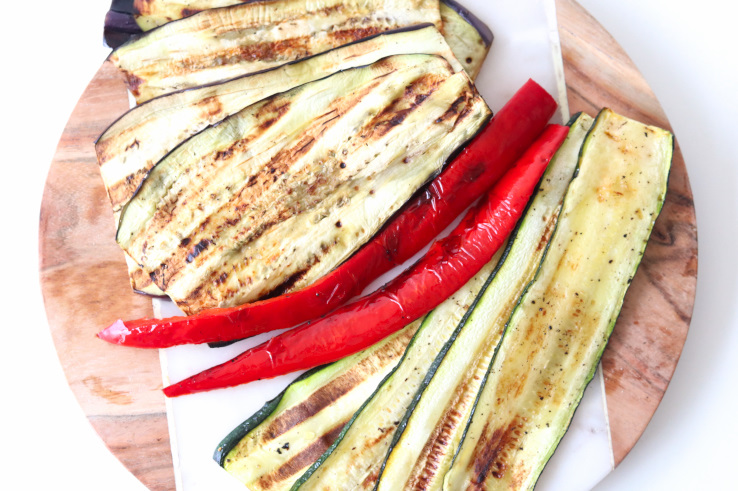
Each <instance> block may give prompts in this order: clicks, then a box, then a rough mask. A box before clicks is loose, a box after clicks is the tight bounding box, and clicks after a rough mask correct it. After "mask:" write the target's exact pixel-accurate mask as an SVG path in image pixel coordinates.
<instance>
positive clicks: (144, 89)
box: [109, 0, 442, 103]
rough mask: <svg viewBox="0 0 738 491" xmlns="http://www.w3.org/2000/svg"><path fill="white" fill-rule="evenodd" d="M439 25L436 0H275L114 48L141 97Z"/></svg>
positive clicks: (182, 23) (200, 17) (181, 23)
mask: <svg viewBox="0 0 738 491" xmlns="http://www.w3.org/2000/svg"><path fill="white" fill-rule="evenodd" d="M423 23H431V24H434V25H435V26H436V27H438V28H439V29H440V28H441V26H442V25H441V17H440V13H439V8H438V0H350V1H344V0H270V1H265V2H250V3H245V4H239V5H234V6H232V7H224V8H218V9H210V10H204V11H202V12H200V13H198V14H196V15H193V16H191V17H186V18H184V19H180V20H177V21H174V22H169V23H168V24H165V25H163V26H161V27H159V28H157V29H153V30H151V31H148V32H146V33H144V34H142V35H141V36H139V37H138V38H136V39H132V40H131V41H129V42H128V43H126V44H124V45H123V46H120V47H119V48H117V49H116V50H114V51H113V52H112V53H111V54H110V56H109V59H110V61H112V62H113V63H114V64H115V65H116V66H117V67H118V68H119V69H120V70H121V72H122V73H123V75H124V77H125V80H126V84H127V86H128V89H129V90H130V91H131V93H132V94H133V96H134V97H135V98H136V101H137V102H138V103H141V102H143V101H146V100H148V99H151V98H152V97H155V96H157V95H162V94H166V93H169V92H173V91H176V90H179V89H184V88H188V87H194V86H199V85H203V84H207V83H211V82H215V81H219V80H225V79H229V78H233V77H236V76H239V75H243V74H245V73H252V72H256V71H259V70H265V69H267V68H272V67H275V66H278V65H282V64H284V63H287V62H290V61H293V60H297V59H300V58H305V57H307V56H310V55H313V54H317V53H321V52H324V51H327V50H329V49H331V48H335V47H337V46H340V45H343V44H346V43H349V42H351V41H355V40H357V39H362V38H365V37H367V36H371V35H372V34H377V33H380V32H384V31H388V30H392V29H397V28H400V27H406V26H411V25H415V24H423Z"/></svg>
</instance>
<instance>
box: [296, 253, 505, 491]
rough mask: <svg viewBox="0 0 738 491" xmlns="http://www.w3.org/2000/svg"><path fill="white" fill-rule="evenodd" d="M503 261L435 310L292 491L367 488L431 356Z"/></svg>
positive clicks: (491, 265) (490, 265)
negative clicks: (377, 385) (297, 490)
mask: <svg viewBox="0 0 738 491" xmlns="http://www.w3.org/2000/svg"><path fill="white" fill-rule="evenodd" d="M501 256H502V250H500V251H499V252H498V253H497V254H495V256H494V257H493V258H492V260H491V261H490V262H489V263H488V264H487V265H485V266H484V267H483V268H482V269H481V270H480V271H479V273H477V274H476V276H474V278H472V279H471V280H470V281H469V282H468V283H467V284H466V285H464V286H463V287H462V288H461V289H459V290H458V291H457V292H456V293H454V294H453V295H452V296H451V297H449V299H448V300H446V301H445V302H443V303H442V304H441V305H439V306H438V307H436V309H435V310H433V311H432V312H431V313H430V314H428V315H427V316H426V317H425V319H424V320H423V323H422V325H421V326H420V329H418V332H417V333H416V334H415V336H414V337H413V339H412V340H411V341H410V344H409V345H408V347H407V350H406V351H405V354H404V355H403V357H402V360H400V362H399V364H398V365H397V367H396V368H395V369H394V370H392V372H391V374H390V375H388V376H387V378H385V379H384V380H383V381H382V383H381V384H380V386H379V387H378V388H377V390H376V391H375V392H374V394H373V395H372V396H371V398H369V399H368V400H367V401H366V402H365V403H364V404H363V405H362V406H361V408H360V409H359V410H358V411H357V412H356V414H355V415H354V416H353V417H352V418H351V420H350V421H349V422H348V423H347V424H346V426H345V427H344V429H343V430H342V431H341V434H340V435H339V436H338V438H337V439H336V441H335V442H334V443H333V444H332V445H331V447H330V448H329V449H328V450H327V451H326V452H325V453H324V454H323V455H322V456H321V457H320V458H319V459H318V460H317V461H316V462H315V463H314V464H313V465H312V466H310V468H309V469H308V470H307V472H305V474H304V475H303V476H301V477H300V478H299V479H298V480H297V482H296V483H295V486H293V489H298V488H299V489H301V490H309V489H372V488H373V487H374V485H375V482H376V479H377V475H378V473H379V468H380V466H381V464H382V461H383V459H384V456H385V454H386V452H387V448H388V447H389V444H390V442H391V441H392V435H393V434H394V432H395V430H396V428H397V425H398V423H399V420H400V419H401V418H402V415H403V414H404V413H405V411H406V409H407V407H408V406H409V405H410V403H411V401H412V399H413V397H414V395H415V393H416V390H417V388H418V386H419V385H420V384H421V383H422V381H423V377H424V375H425V373H426V372H427V371H428V369H429V368H430V366H431V364H432V363H433V361H434V358H435V356H436V354H437V353H438V352H439V351H440V350H442V349H443V348H444V345H446V344H447V341H448V339H449V337H451V336H452V335H453V333H454V331H455V330H456V329H457V326H458V325H459V323H460V322H463V319H464V318H465V317H466V316H467V315H468V312H470V311H471V310H472V309H473V308H474V304H475V300H476V298H477V297H478V296H479V292H480V291H482V290H483V289H484V287H485V285H486V284H487V281H488V278H489V277H490V275H491V274H493V273H492V272H493V271H494V269H495V266H496V264H497V262H498V261H499V260H500V257H501Z"/></svg>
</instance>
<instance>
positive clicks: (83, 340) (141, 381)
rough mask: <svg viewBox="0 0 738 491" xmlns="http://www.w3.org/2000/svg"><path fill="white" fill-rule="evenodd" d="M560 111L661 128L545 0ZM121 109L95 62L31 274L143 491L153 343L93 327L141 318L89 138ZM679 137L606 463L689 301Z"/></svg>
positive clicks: (151, 476) (597, 44)
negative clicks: (147, 346)
mask: <svg viewBox="0 0 738 491" xmlns="http://www.w3.org/2000/svg"><path fill="white" fill-rule="evenodd" d="M556 3H557V14H558V21H559V31H560V35H561V45H562V52H563V56H564V68H565V75H566V80H567V88H568V95H569V106H570V110H571V112H572V113H573V112H576V111H580V110H584V111H587V112H589V113H590V114H592V115H594V114H595V113H596V112H597V110H598V109H599V108H600V107H602V106H608V107H611V108H612V109H613V110H615V111H616V112H619V113H622V114H624V115H627V116H630V117H633V118H635V119H638V120H641V121H644V122H647V123H653V124H656V125H659V126H662V127H667V128H668V127H669V123H668V121H667V119H666V117H665V115H664V114H663V111H662V110H661V107H660V106H659V103H658V100H657V99H656V97H655V96H654V95H653V93H652V92H651V90H650V88H649V87H648V85H647V84H646V82H645V81H644V80H643V77H642V76H641V75H640V73H639V72H638V70H637V69H636V68H635V66H634V65H633V63H632V62H631V61H630V60H629V59H628V57H627V56H626V55H625V53H624V52H623V51H622V49H621V48H620V46H619V45H618V44H617V43H616V42H615V41H614V40H613V39H612V37H611V36H609V34H607V32H606V31H605V30H604V29H603V28H602V27H601V26H600V25H599V24H598V23H597V22H596V21H595V20H594V19H593V18H592V17H591V16H589V15H588V14H587V12H586V11H584V10H583V9H582V8H581V7H580V6H579V5H578V4H576V2H574V1H573V0H557V2H556ZM127 108H128V98H127V94H126V92H125V88H124V86H123V83H122V81H121V79H120V78H119V76H118V74H117V72H116V71H115V70H114V68H113V67H112V66H110V65H108V64H107V63H105V64H103V66H102V67H101V68H100V70H99V71H98V73H97V74H96V76H95V77H94V79H93V80H92V81H91V82H90V85H89V86H88V87H87V89H86V91H85V92H84V94H83V95H82V97H81V99H80V101H79V103H78V104H77V107H76V108H75V110H74V112H73V113H72V115H71V117H70V119H69V122H68V124H67V126H66V128H65V130H64V133H63V136H62V138H61V141H60V142H59V146H58V148H57V152H56V154H55V156H54V160H53V162H52V164H51V169H50V171H49V176H48V179H47V182H46V188H45V191H44V197H43V202H42V205H41V217H40V231H39V235H40V239H39V240H40V243H39V248H40V251H39V252H40V258H41V259H40V276H41V278H40V279H41V287H42V292H43V295H44V302H45V306H46V312H47V317H48V321H49V325H50V328H51V332H52V336H53V339H54V343H55V345H56V349H57V352H58V354H59V359H60V360H61V363H62V366H63V368H64V371H65V374H66V377H67V380H68V381H69V385H70V387H71V388H72V391H73V392H74V394H75V396H76V397H77V399H78V400H79V402H80V405H81V407H82V409H83V411H84V412H85V414H87V416H88V418H89V420H90V422H91V424H92V425H93V427H94V428H95V429H96V431H97V432H98V434H100V436H101V437H102V439H103V441H104V442H105V443H106V445H107V446H108V448H109V449H110V451H111V452H112V453H113V454H114V455H116V456H117V457H118V458H119V459H120V460H121V462H123V464H124V465H125V466H126V467H127V468H128V469H129V470H130V471H131V472H132V473H133V474H134V475H135V476H136V477H137V478H138V479H139V480H141V482H142V483H143V484H144V485H146V486H147V487H148V488H149V489H151V490H155V491H165V490H174V489H175V486H174V473H173V468H172V458H171V453H170V444H169V433H168V427H167V421H166V411H165V404H164V397H163V395H162V394H161V391H160V389H161V387H162V380H161V371H160V366H159V359H158V354H157V353H156V352H155V351H149V350H135V349H125V348H120V347H116V346H112V345H108V344H106V343H102V342H100V341H99V340H97V339H96V338H95V336H94V334H95V333H96V332H97V331H98V330H99V329H100V328H101V327H103V326H105V325H107V324H108V323H110V322H111V320H113V319H115V318H116V317H126V318H135V317H143V316H151V315H153V313H152V307H151V301H150V299H149V298H147V297H144V296H141V295H137V294H134V293H133V292H132V291H131V289H130V286H129V282H128V276H127V270H126V266H125V262H124V259H123V255H122V252H121V251H120V249H119V248H118V246H117V244H116V243H115V240H114V225H113V217H112V212H111V210H110V205H109V201H108V198H107V196H106V195H105V191H104V187H103V185H102V179H101V178H100V175H99V171H98V168H97V163H96V160H95V153H94V146H93V142H94V140H95V138H97V136H98V135H99V134H100V133H101V132H102V131H103V130H104V128H105V127H107V125H108V124H110V123H111V122H112V121H113V120H114V119H115V118H117V117H118V116H119V115H120V114H121V113H123V112H124V111H125V110H126V109H127ZM696 230H697V229H696V221H695V214H694V206H693V202H692V193H691V190H690V187H689V180H688V177H687V173H686V168H685V166H684V161H683V159H682V156H681V153H680V152H679V148H678V146H677V147H676V151H675V154H674V163H673V167H672V172H671V176H670V181H669V192H668V194H667V199H666V203H665V205H664V209H663V211H662V213H661V216H660V217H659V219H658V221H657V223H656V227H655V229H654V232H653V235H652V238H651V241H650V243H649V245H648V248H647V249H646V254H645V256H644V259H643V262H642V264H641V267H640V269H639V271H638V274H637V275H636V277H635V278H634V281H633V284H632V285H631V288H630V290H629V292H628V295H627V296H626V300H625V305H624V308H623V311H622V313H621V316H620V319H619V320H618V324H617V325H616V327H615V330H614V333H613V336H612V339H611V341H610V344H609V346H608V348H607V350H606V351H605V355H604V358H603V361H602V364H603V371H604V376H605V384H606V392H607V404H608V411H609V418H610V424H611V434H612V440H613V448H614V452H615V460H616V463H619V462H620V461H621V460H622V459H623V458H624V457H625V455H627V453H628V451H629V450H630V449H631V448H632V447H633V445H635V443H636V441H637V440H638V438H639V437H640V435H641V434H642V432H643V430H644V429H645V427H646V425H647V424H648V421H649V420H650V419H651V416H652V415H653V413H654V412H655V410H656V407H657V406H658V403H659V402H660V401H661V398H662V397H663V394H664V391H665V390H666V387H667V385H668V383H669V380H670V379H671V376H672V374H673V372H674V369H675V367H676V363H677V361H678V359H679V355H680V354H681V350H682V347H683V345H684V341H685V338H686V334H687V330H688V327H689V322H690V318H691V313H692V307H693V304H694V294H695V286H696V276H697V231H696Z"/></svg>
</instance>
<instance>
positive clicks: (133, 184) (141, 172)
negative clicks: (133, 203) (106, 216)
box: [108, 168, 150, 211]
mask: <svg viewBox="0 0 738 491" xmlns="http://www.w3.org/2000/svg"><path fill="white" fill-rule="evenodd" d="M149 170H150V169H149V168H141V169H138V170H137V171H136V172H133V173H131V174H129V175H127V176H126V178H125V179H124V180H122V181H118V182H117V183H115V185H113V186H110V187H109V188H108V197H109V198H110V202H111V204H112V205H113V211H119V210H120V209H121V208H122V206H123V205H124V204H125V203H126V202H128V200H129V199H130V197H131V196H132V195H133V194H134V193H135V192H136V189H138V187H139V186H140V185H141V180H142V179H143V177H144V176H145V175H146V174H148V172H149Z"/></svg>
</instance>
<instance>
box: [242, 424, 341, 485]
mask: <svg viewBox="0 0 738 491" xmlns="http://www.w3.org/2000/svg"><path fill="white" fill-rule="evenodd" d="M346 423H348V420H345V421H341V422H340V423H339V424H337V425H336V426H334V427H333V428H331V429H330V430H329V431H328V432H327V433H325V434H324V435H322V436H321V437H320V438H319V439H317V440H316V441H314V442H313V443H311V444H310V445H309V446H307V447H306V448H305V449H304V450H302V451H301V452H300V453H298V454H297V455H295V456H294V457H292V458H291V459H290V460H288V461H287V462H285V463H284V464H282V465H281V466H279V467H278V468H277V469H276V470H274V471H272V472H270V473H269V474H266V475H264V476H261V477H260V478H259V479H258V480H257V481H256V483H257V485H258V486H259V488H261V489H269V488H270V487H272V486H274V485H276V484H278V483H280V482H282V481H285V480H286V479H289V478H291V477H293V476H295V475H296V474H298V473H302V471H304V470H305V468H306V467H308V466H309V465H311V464H312V463H313V462H315V461H316V460H318V457H320V456H321V455H323V452H325V451H326V450H327V449H328V447H330V446H331V445H332V444H333V442H335V441H336V438H338V435H340V434H341V430H343V427H344V426H345V425H346Z"/></svg>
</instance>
